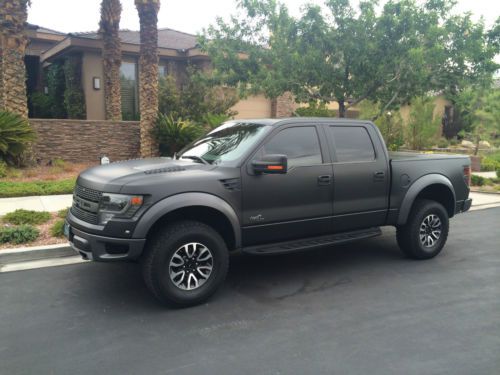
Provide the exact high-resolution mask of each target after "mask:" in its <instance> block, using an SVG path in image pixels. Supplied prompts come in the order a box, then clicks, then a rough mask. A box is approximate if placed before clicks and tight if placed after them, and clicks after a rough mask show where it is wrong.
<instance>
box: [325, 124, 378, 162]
mask: <svg viewBox="0 0 500 375" xmlns="http://www.w3.org/2000/svg"><path fill="white" fill-rule="evenodd" d="M330 132H331V134H332V138H333V149H334V151H335V155H336V157H337V162H363V161H373V160H374V159H375V150H374V148H373V143H372V141H371V138H370V135H369V134H368V132H367V131H366V129H365V128H364V127H362V126H330Z"/></svg>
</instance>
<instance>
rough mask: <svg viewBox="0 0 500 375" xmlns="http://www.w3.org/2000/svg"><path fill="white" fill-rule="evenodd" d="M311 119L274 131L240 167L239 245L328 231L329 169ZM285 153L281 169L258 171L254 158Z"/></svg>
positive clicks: (329, 223) (329, 222) (330, 178)
mask: <svg viewBox="0 0 500 375" xmlns="http://www.w3.org/2000/svg"><path fill="white" fill-rule="evenodd" d="M318 130H322V129H318V128H317V127H316V126H314V125H310V126H307V125H299V126H296V125H294V126H288V127H285V128H281V129H279V130H277V131H275V132H274V133H273V134H272V135H270V136H269V137H268V139H267V140H266V141H265V143H264V145H263V146H261V148H260V149H259V150H258V151H257V152H256V153H255V154H254V155H253V156H252V157H251V158H250V160H248V161H247V164H246V166H244V167H243V170H242V185H243V189H242V192H243V202H242V204H243V217H242V223H243V229H242V237H243V238H242V240H243V246H250V245H258V244H263V243H272V242H281V241H287V240H293V239H298V238H306V237H312V236H318V235H322V234H327V233H330V232H331V229H332V215H333V189H332V186H331V184H332V175H333V169H332V165H331V164H330V163H328V164H325V161H328V155H326V154H325V152H324V151H326V147H324V150H322V147H321V143H320V138H319V137H318ZM266 154H267V155H270V154H283V155H286V156H287V159H288V171H287V173H285V174H265V173H262V174H258V173H255V172H254V171H253V168H252V161H253V160H258V159H259V158H261V157H262V156H263V155H266Z"/></svg>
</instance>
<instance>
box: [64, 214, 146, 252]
mask: <svg viewBox="0 0 500 375" xmlns="http://www.w3.org/2000/svg"><path fill="white" fill-rule="evenodd" d="M64 225H65V230H64V232H65V236H66V237H67V238H68V241H69V243H70V245H71V247H72V248H73V250H75V251H76V252H77V253H78V254H80V255H81V256H82V258H83V259H88V260H95V261H100V262H113V261H124V260H136V259H138V258H139V257H140V255H141V254H142V250H143V249H144V244H145V243H146V240H145V239H133V238H114V237H104V236H98V235H95V234H91V233H86V232H83V231H81V230H79V229H77V228H74V227H72V226H70V224H69V223H68V222H67V221H66V222H65V224H64Z"/></svg>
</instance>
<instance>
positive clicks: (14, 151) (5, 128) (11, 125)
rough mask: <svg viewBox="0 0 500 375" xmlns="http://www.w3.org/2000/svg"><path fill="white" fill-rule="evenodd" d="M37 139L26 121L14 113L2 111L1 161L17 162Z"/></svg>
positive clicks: (0, 128)
mask: <svg viewBox="0 0 500 375" xmlns="http://www.w3.org/2000/svg"><path fill="white" fill-rule="evenodd" d="M35 138H36V135H35V132H34V131H33V129H32V128H31V126H30V124H29V123H28V121H27V120H26V119H24V118H23V117H21V116H19V115H17V114H15V113H12V112H6V111H0V159H3V160H5V161H7V162H13V161H16V160H17V158H18V157H19V156H20V155H21V153H22V152H23V151H24V150H25V149H26V147H27V146H28V144H29V143H30V142H32V141H34V140H35Z"/></svg>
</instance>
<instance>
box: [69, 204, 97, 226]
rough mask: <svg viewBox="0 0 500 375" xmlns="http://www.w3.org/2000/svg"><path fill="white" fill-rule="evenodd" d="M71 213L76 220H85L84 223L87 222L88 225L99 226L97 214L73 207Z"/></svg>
mask: <svg viewBox="0 0 500 375" xmlns="http://www.w3.org/2000/svg"><path fill="white" fill-rule="evenodd" d="M71 213H72V214H73V216H75V217H76V218H78V219H80V220H83V221H86V222H87V223H90V224H97V223H98V221H97V215H96V214H93V213H91V212H87V211H85V210H82V209H81V208H78V207H75V206H73V207H71Z"/></svg>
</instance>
